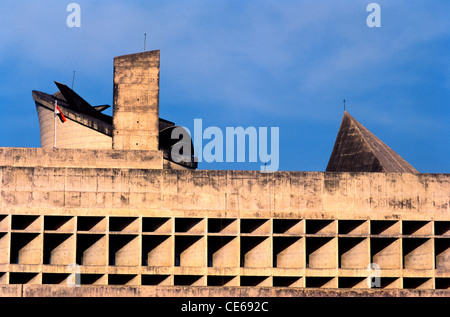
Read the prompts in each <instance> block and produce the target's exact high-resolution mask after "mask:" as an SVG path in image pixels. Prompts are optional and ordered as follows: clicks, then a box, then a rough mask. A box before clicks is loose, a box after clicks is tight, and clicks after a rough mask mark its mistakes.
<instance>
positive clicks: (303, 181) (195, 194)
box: [0, 148, 450, 296]
mask: <svg viewBox="0 0 450 317" xmlns="http://www.w3.org/2000/svg"><path fill="white" fill-rule="evenodd" d="M155 153H156V154H155ZM160 153H161V152H153V151H116V150H98V151H94V150H76V151H74V150H68V149H52V150H45V149H8V148H2V149H0V162H1V163H0V207H1V212H0V250H1V251H2V252H1V253H0V285H4V284H13V285H12V286H11V287H12V288H11V289H5V290H4V292H5V293H4V294H10V293H11V292H12V293H14V290H19V289H18V288H17V287H16V286H17V284H19V285H22V284H23V288H21V289H20V296H51V294H61V296H72V295H75V296H122V295H125V296H127V294H133V295H132V296H147V295H148V296H166V295H167V294H171V295H172V296H189V294H204V295H205V296H209V295H212V296H214V295H220V296H228V294H230V295H231V296H234V295H236V296H258V295H259V294H266V296H302V295H308V294H316V295H317V296H323V295H324V294H327V296H334V295H336V294H349V295H350V296H390V295H394V296H409V295H411V294H420V295H423V294H425V295H424V296H428V295H430V296H431V294H433V293H431V292H429V293H427V292H424V293H417V292H418V291H419V289H423V290H426V289H435V290H434V291H435V293H434V295H433V296H439V294H444V293H445V292H447V293H446V294H448V292H449V291H448V287H449V280H450V271H449V270H448V268H449V265H450V264H449V263H450V261H449V259H450V239H449V235H450V227H449V219H450V211H449V192H450V188H449V184H450V175H448V174H395V173H394V174H390V173H320V172H276V173H261V172H253V171H202V170H196V171H182V170H163V169H161V167H162V156H157V154H159V155H160ZM154 155H155V156H154ZM77 166H78V167H77ZM79 166H84V167H79ZM148 166H155V168H149V167H148ZM30 216H31V217H30ZM54 216H58V217H54ZM61 216H64V217H62V218H64V219H62V218H61ZM55 219H56V220H55ZM61 219H62V220H61ZM356 220H361V221H359V222H355V221H356ZM386 220H389V221H386ZM22 221H25V222H23V223H22ZM53 221H63V222H62V224H61V226H59V225H58V226H54V225H52V222H53ZM91 221H93V222H92V223H90V222H91ZM71 263H78V264H79V265H80V272H81V276H82V278H83V279H84V281H83V285H82V287H80V288H74V289H70V288H61V287H60V286H61V285H63V284H66V281H67V279H68V275H69V273H70V272H69V271H68V265H70V264H71ZM370 263H376V264H378V265H379V266H380V267H381V273H382V275H381V276H382V286H381V287H382V289H379V290H377V291H375V290H372V289H370V288H368V287H367V283H366V279H367V277H368V274H369V271H368V270H367V266H368V265H369V264H370ZM58 274H59V275H58ZM58 276H62V277H58ZM58 278H61V280H59V279H58ZM117 283H119V284H121V285H122V286H121V287H116V286H114V285H116V284H117ZM42 284H53V285H52V286H46V285H42ZM149 285H154V286H152V287H150V286H149ZM183 285H188V286H186V287H183ZM94 286H96V287H94ZM97 286H98V287H97ZM164 286H168V287H167V288H165V287H164ZM206 286H208V287H206ZM209 286H218V287H209ZM224 286H226V287H228V286H230V287H231V286H235V287H231V288H223V287H224ZM239 286H241V287H239ZM245 286H254V287H256V288H246V287H245ZM14 287H16V288H14ZM267 287H269V288H267ZM299 287H300V288H299ZM317 287H320V288H321V289H326V290H323V291H322V290H317V291H313V289H315V288H317ZM304 288H306V290H305V289H304ZM337 288H339V291H341V290H342V292H341V293H339V291H337V290H336V289H337ZM402 288H405V289H411V293H409V292H408V291H409V290H408V291H406V290H402V291H400V290H398V289H402ZM350 289H351V290H350ZM391 289H395V290H391ZM353 290H354V291H353ZM8 292H9V293H8ZM311 292H312V293H311ZM314 292H316V293H314ZM233 294H234V295H233ZM404 294H406V295H404ZM436 294H437V295H436ZM167 296H168V295H167ZM314 296H315V295H314Z"/></svg>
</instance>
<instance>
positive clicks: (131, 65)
mask: <svg viewBox="0 0 450 317" xmlns="http://www.w3.org/2000/svg"><path fill="white" fill-rule="evenodd" d="M159 56H160V55H159V50H156V51H148V52H142V53H137V54H130V55H123V56H118V57H115V58H114V101H113V137H112V145H113V149H115V150H151V151H157V150H159V145H158V139H159V126H158V122H159V64H160V57H159Z"/></svg>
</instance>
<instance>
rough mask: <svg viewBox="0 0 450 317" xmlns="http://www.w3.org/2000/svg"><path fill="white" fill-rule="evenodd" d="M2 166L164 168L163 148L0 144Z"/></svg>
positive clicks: (0, 164) (0, 163) (0, 162)
mask: <svg viewBox="0 0 450 317" xmlns="http://www.w3.org/2000/svg"><path fill="white" fill-rule="evenodd" d="M0 166H11V167H55V168H60V167H61V168H62V167H80V166H83V168H142V169H162V166H163V156H162V152H160V151H118V150H92V149H76V150H75V149H61V148H49V149H41V148H0ZM59 172H61V171H59ZM59 172H58V171H55V173H59ZM49 185H50V184H49ZM55 186H57V185H56V184H55Z"/></svg>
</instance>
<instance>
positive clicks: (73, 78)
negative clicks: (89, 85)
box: [72, 71, 75, 90]
mask: <svg viewBox="0 0 450 317" xmlns="http://www.w3.org/2000/svg"><path fill="white" fill-rule="evenodd" d="M74 82H75V71H73V77H72V90H73V83H74Z"/></svg>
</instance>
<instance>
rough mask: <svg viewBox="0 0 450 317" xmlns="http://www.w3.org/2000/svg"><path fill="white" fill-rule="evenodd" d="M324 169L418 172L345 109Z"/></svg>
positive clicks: (328, 170)
mask: <svg viewBox="0 0 450 317" xmlns="http://www.w3.org/2000/svg"><path fill="white" fill-rule="evenodd" d="M326 171H327V172H388V173H419V172H418V171H417V170H416V169H415V168H414V167H412V166H411V165H410V164H409V163H408V162H406V161H405V160H404V159H403V158H402V157H401V156H400V155H398V154H397V153H395V152H394V151H393V150H392V149H391V148H390V147H389V146H387V145H386V144H385V143H383V142H382V141H381V140H380V139H379V138H377V137H376V136H375V135H374V134H373V133H372V132H370V131H369V130H367V129H366V128H365V127H364V126H363V125H362V124H361V123H359V122H358V121H356V120H355V118H353V117H352V116H351V115H350V114H349V113H348V112H347V111H344V117H343V118H342V122H341V126H340V128H339V132H338V135H337V137H336V142H335V143H334V147H333V151H332V153H331V156H330V160H329V161H328V166H327V169H326Z"/></svg>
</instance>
